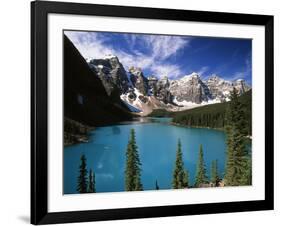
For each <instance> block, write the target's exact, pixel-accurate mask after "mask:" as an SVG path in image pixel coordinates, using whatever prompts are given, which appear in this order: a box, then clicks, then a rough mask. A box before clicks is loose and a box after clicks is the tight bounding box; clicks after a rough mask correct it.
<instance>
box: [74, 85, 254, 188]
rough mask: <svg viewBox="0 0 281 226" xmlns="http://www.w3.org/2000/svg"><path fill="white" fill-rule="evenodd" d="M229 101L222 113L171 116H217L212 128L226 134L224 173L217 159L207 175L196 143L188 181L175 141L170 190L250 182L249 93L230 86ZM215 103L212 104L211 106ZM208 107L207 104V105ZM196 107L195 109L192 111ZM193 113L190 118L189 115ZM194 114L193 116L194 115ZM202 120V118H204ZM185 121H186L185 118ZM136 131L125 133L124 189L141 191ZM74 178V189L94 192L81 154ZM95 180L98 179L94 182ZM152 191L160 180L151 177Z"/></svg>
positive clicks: (92, 175)
mask: <svg viewBox="0 0 281 226" xmlns="http://www.w3.org/2000/svg"><path fill="white" fill-rule="evenodd" d="M230 99H231V100H230V101H229V102H228V103H227V104H226V103H225V104H221V105H222V107H221V108H217V109H219V110H220V111H222V110H221V109H223V114H219V113H217V114H216V113H214V114H213V115H209V116H208V113H206V112H208V109H207V110H206V111H202V114H201V115H200V114H197V113H196V111H197V109H194V111H193V112H192V114H190V115H188V116H186V117H184V116H180V117H175V118H174V121H177V120H178V121H177V122H182V121H180V120H179V119H181V120H184V121H183V122H184V123H186V122H187V123H189V121H188V120H187V119H189V120H191V119H193V120H195V118H196V120H197V121H192V120H191V122H192V123H194V122H198V123H199V124H196V125H201V126H202V125H209V122H211V121H212V120H211V119H212V118H217V119H220V120H217V121H216V122H214V124H213V125H216V127H223V128H224V130H225V133H226V147H227V150H226V162H225V172H224V174H222V175H220V174H219V172H218V160H217V159H213V160H212V161H211V164H210V165H211V169H210V175H207V171H206V162H205V159H204V147H203V145H202V144H201V145H199V147H198V158H197V163H196V175H195V180H194V183H193V184H191V183H190V180H189V167H190V166H188V165H185V164H184V161H183V151H184V150H182V144H181V140H180V139H179V140H178V143H177V146H176V147H175V160H174V162H173V161H171V164H172V165H173V172H171V173H172V178H171V188H172V189H186V188H198V187H223V186H242V185H251V183H252V173H251V172H252V169H251V153H250V152H249V150H248V147H247V136H248V135H249V134H250V133H249V131H250V129H249V126H250V125H249V124H250V123H249V112H248V110H249V109H247V107H245V106H246V104H245V102H247V101H249V93H248V94H246V95H244V96H242V97H239V96H238V93H237V90H236V89H235V88H234V89H233V92H232V93H231V96H230ZM213 106H215V105H213ZM210 107H211V106H208V108H210ZM195 110H196V111H195ZM192 115H193V117H191V116H192ZM195 116H196V117H195ZM204 119H206V120H205V121H204ZM185 120H187V121H185ZM136 136H137V134H136V133H135V130H134V129H131V130H130V134H129V136H128V143H127V148H126V150H124V155H125V158H126V162H125V165H124V166H123V167H124V191H142V190H145V189H144V188H143V183H142V164H141V158H140V155H139V150H138V145H137V141H136ZM78 175H79V176H78V178H77V192H79V193H95V192H96V179H95V173H94V171H93V170H92V168H91V167H88V166H87V158H86V156H85V155H84V154H82V155H81V158H80V165H79V167H78ZM97 183H98V181H97ZM151 183H154V187H155V190H159V189H161V181H159V180H158V179H157V178H155V181H151Z"/></svg>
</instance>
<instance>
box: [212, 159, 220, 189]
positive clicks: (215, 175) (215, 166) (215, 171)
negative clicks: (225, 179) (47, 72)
mask: <svg viewBox="0 0 281 226" xmlns="http://www.w3.org/2000/svg"><path fill="white" fill-rule="evenodd" d="M219 180H220V178H219V173H218V160H217V159H216V160H213V161H212V165H211V182H212V183H213V184H214V185H215V186H218V183H219Z"/></svg>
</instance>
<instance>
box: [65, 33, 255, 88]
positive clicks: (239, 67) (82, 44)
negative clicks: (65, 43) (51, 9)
mask: <svg viewBox="0 0 281 226" xmlns="http://www.w3.org/2000/svg"><path fill="white" fill-rule="evenodd" d="M65 34H66V35H67V36H68V37H69V38H70V40H71V41H72V42H73V44H74V45H75V46H76V48H77V49H78V50H79V52H80V53H81V54H82V55H83V57H84V58H96V59H98V58H103V57H104V56H106V55H109V54H112V55H116V56H117V57H118V58H119V60H120V62H121V63H122V64H123V65H124V67H125V68H126V69H128V68H129V67H131V66H135V67H140V68H142V70H143V72H144V75H145V76H149V75H155V76H157V77H158V78H161V77H163V76H168V77H169V78H170V79H178V78H181V77H182V76H184V75H187V74H190V73H192V72H197V73H198V74H200V76H201V78H202V79H206V78H208V77H209V76H210V75H212V74H217V75H219V76H220V77H222V78H224V79H226V80H235V79H245V80H246V81H247V83H248V84H249V85H251V83H252V82H251V80H252V41H251V40H249V39H234V38H233V39H232V38H213V37H199V36H196V37H194V36H171V35H145V34H129V33H112V32H84V31H65Z"/></svg>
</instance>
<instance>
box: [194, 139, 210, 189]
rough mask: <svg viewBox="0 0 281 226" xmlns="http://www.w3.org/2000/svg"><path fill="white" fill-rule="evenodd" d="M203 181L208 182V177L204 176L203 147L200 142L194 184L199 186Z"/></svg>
mask: <svg viewBox="0 0 281 226" xmlns="http://www.w3.org/2000/svg"><path fill="white" fill-rule="evenodd" d="M205 183H208V178H207V176H206V168H205V163H204V154H203V147H202V144H200V148H199V156H198V161H197V168H196V178H195V184H194V186H195V187H200V186H201V185H202V184H205Z"/></svg>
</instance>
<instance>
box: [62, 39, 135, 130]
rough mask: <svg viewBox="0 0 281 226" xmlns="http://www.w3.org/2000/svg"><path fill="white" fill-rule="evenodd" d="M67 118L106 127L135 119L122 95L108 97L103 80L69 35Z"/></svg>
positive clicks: (65, 100) (65, 80)
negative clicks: (122, 99)
mask: <svg viewBox="0 0 281 226" xmlns="http://www.w3.org/2000/svg"><path fill="white" fill-rule="evenodd" d="M64 117H65V118H68V119H70V120H74V121H76V122H78V123H83V124H84V125H88V126H100V125H106V124H109V123H114V122H118V121H124V120H129V119H130V118H131V117H132V116H131V114H130V113H129V109H128V108H127V106H126V105H125V104H124V103H123V101H121V99H120V95H119V94H117V95H115V96H113V94H112V95H108V93H107V91H106V89H105V86H104V84H103V83H102V81H101V79H99V77H98V75H97V74H96V72H94V71H92V70H91V69H90V67H89V65H88V64H87V62H86V61H85V59H84V58H83V57H82V56H81V54H80V53H79V51H78V50H77V49H76V48H75V46H74V45H73V44H72V42H71V41H70V40H69V39H68V38H67V37H66V36H64ZM69 133H71V131H69Z"/></svg>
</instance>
